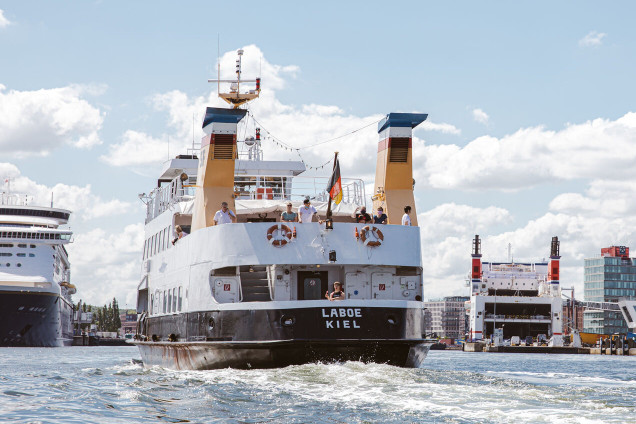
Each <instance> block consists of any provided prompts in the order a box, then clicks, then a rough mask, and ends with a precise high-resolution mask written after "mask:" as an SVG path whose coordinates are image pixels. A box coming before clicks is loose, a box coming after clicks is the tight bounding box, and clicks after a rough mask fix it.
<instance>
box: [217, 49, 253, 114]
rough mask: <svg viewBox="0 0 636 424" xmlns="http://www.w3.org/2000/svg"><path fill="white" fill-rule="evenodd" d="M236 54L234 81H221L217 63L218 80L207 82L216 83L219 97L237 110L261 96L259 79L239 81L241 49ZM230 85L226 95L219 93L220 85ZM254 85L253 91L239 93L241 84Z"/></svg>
mask: <svg viewBox="0 0 636 424" xmlns="http://www.w3.org/2000/svg"><path fill="white" fill-rule="evenodd" d="M236 53H237V54H238V59H236V79H235V80H225V79H221V61H219V62H218V74H217V75H218V78H219V79H209V80H208V82H216V83H217V92H218V93H219V97H220V98H222V99H223V100H225V101H226V102H228V103H229V104H231V105H232V106H234V109H238V108H239V107H240V106H241V105H243V104H245V103H247V102H249V101H251V100H254V99H256V98H257V97H258V96H259V95H260V94H261V78H260V77H259V78H256V79H254V80H242V79H241V73H242V70H241V58H242V56H243V49H240V50H238V51H237V52H236ZM222 82H223V83H230V91H229V92H228V93H221V83H222ZM248 82H249V83H256V88H255V89H254V90H248V91H246V92H244V93H241V92H240V88H241V83H248Z"/></svg>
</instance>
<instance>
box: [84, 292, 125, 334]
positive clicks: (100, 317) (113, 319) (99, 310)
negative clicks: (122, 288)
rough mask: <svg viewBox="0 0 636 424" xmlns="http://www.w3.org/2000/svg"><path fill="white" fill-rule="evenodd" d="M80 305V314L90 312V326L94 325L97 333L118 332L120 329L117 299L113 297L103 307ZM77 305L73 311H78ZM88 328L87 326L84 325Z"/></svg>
mask: <svg viewBox="0 0 636 424" xmlns="http://www.w3.org/2000/svg"><path fill="white" fill-rule="evenodd" d="M79 303H81V309H82V312H92V313H93V321H92V322H91V324H95V326H96V327H97V331H118V330H119V328H120V327H121V318H119V303H117V299H115V298H114V297H113V300H112V301H111V302H110V303H109V304H107V305H104V306H93V305H87V304H85V303H82V301H81V300H80V302H79ZM79 303H78V304H77V305H75V310H77V309H78V306H79ZM86 326H88V324H86Z"/></svg>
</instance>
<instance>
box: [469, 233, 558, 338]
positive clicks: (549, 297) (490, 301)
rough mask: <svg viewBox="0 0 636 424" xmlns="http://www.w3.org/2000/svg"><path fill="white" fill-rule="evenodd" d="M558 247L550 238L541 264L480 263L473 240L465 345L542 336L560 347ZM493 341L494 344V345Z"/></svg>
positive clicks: (478, 249)
mask: <svg viewBox="0 0 636 424" xmlns="http://www.w3.org/2000/svg"><path fill="white" fill-rule="evenodd" d="M559 249H560V242H559V239H558V237H552V242H551V245H550V259H549V261H546V262H534V263H533V262H514V261H510V262H482V260H481V257H482V256H481V239H480V238H479V236H478V235H476V236H475V238H474V239H473V252H472V269H471V271H470V277H471V282H470V285H471V292H472V293H471V297H470V301H469V302H467V305H466V306H467V310H468V311H467V312H468V314H469V317H470V339H472V340H473V341H479V340H489V339H492V340H493V342H495V343H502V342H503V340H505V339H511V338H512V337H514V336H518V337H519V339H520V340H525V339H526V338H527V337H532V338H533V340H536V339H540V338H542V336H541V335H543V336H545V339H546V342H548V344H549V345H550V346H563V303H562V298H561V285H560V280H559V261H560V259H561V256H560V254H559ZM495 339H497V340H495Z"/></svg>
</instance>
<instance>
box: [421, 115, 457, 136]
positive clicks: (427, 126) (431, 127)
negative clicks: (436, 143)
mask: <svg viewBox="0 0 636 424" xmlns="http://www.w3.org/2000/svg"><path fill="white" fill-rule="evenodd" d="M416 130H424V131H439V132H441V133H443V134H453V135H459V134H461V132H462V131H461V130H460V129H459V128H457V127H456V126H454V125H452V124H447V123H444V122H441V123H437V122H432V121H431V120H430V119H427V120H426V121H424V122H423V123H422V124H420V125H419V126H417V127H416Z"/></svg>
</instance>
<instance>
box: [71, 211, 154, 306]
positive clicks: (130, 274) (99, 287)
mask: <svg viewBox="0 0 636 424" xmlns="http://www.w3.org/2000/svg"><path fill="white" fill-rule="evenodd" d="M143 242H144V229H143V224H141V223H139V224H134V225H127V226H126V227H124V228H123V229H122V230H121V231H118V232H116V233H110V232H107V231H105V230H103V229H101V228H96V229H93V230H91V231H89V232H85V233H81V234H75V236H74V241H73V243H71V244H69V245H68V246H67V249H68V251H69V258H70V260H71V266H72V279H73V282H74V284H75V285H76V286H77V294H76V295H75V296H74V300H75V301H77V300H79V299H82V300H83V301H84V302H86V303H88V304H93V305H98V306H99V305H102V304H104V303H106V302H109V301H110V300H111V299H112V298H113V297H116V298H118V299H119V300H120V301H121V300H122V298H123V299H125V300H124V302H125V303H126V304H128V306H129V307H134V305H135V304H136V296H137V293H136V290H135V288H136V287H137V284H138V283H139V275H140V264H141V249H142V247H143ZM121 307H124V304H122V305H121Z"/></svg>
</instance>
